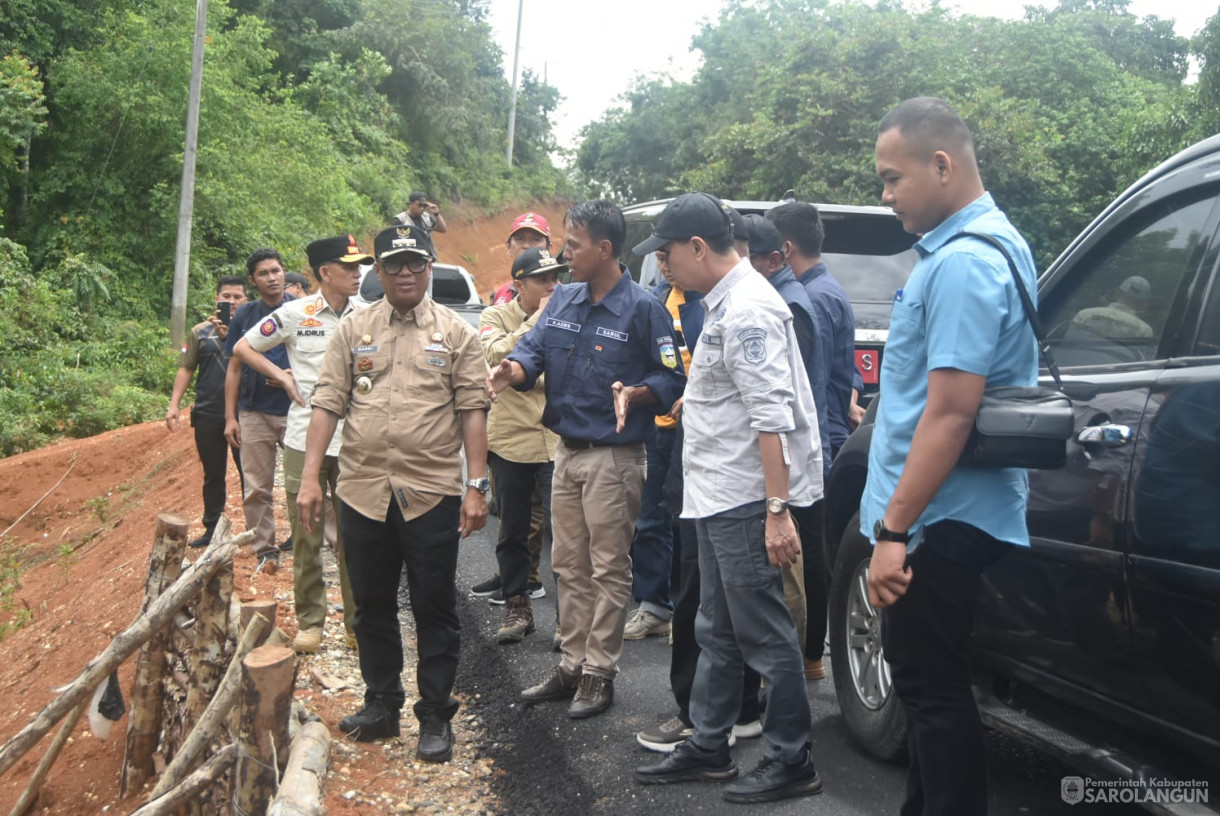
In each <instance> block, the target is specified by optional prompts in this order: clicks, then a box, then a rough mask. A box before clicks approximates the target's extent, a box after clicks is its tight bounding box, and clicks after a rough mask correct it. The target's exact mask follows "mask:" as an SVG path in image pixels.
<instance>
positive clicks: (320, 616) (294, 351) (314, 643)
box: [234, 235, 373, 654]
mask: <svg viewBox="0 0 1220 816" xmlns="http://www.w3.org/2000/svg"><path fill="white" fill-rule="evenodd" d="M305 252H306V253H307V254H308V256H309V265H310V266H311V267H313V270H314V275H316V276H317V278H318V280H319V281H320V282H321V292H319V293H318V294H317V295H311V296H309V297H304V298H300V299H298V300H294V301H291V302H289V303H286V304H284V305H283V306H281V307H280V308H278V309H276V310H275V311H274V312H272V313H271V314H270V315H269V316H268V317H267V319H266V320H264V321H263V322H262V323H260V324H259V325H257V326H255V327H253V328H251V329H250V330H249V331H248V332H246V336H245V337H243V338H242V339H241V340H239V341H238V343H237V347H236V350H235V352H234V353H235V354H236V356H237V357H238V358H239V359H240V360H241V361H242V362H243V363H245V364H246V365H248V366H250V367H251V368H253V369H254V370H255V371H258V372H259V373H261V374H263V375H264V376H265V377H267V378H268V379H269V380H271V381H272V382H274V383H278V384H279V386H280V387H281V388H283V389H284V393H286V394H287V395H288V396H289V398H290V399H291V400H292V405H291V406H290V407H289V409H288V426H287V428H286V430H285V431H284V493H285V496H286V498H287V501H288V522H289V524H290V525H291V526H292V578H293V597H294V606H295V608H296V613H297V625H298V631H297V636H296V639H295V640H294V641H293V644H292V646H293V648H294V649H295V650H296V651H298V652H302V653H304V654H313V653H315V652H317V651H318V649H319V648H321V645H322V634H323V627H324V624H325V623H326V582H325V581H324V580H323V579H322V538H323V536H322V528H321V526H320V525H319V527H318V528H317V529H316V530H313V531H311V530H306V529H305V528H304V527H302V525H301V523H300V520H299V519H298V518H297V513H296V499H297V493H298V492H299V491H300V488H301V471H302V467H303V466H304V464H305V433H306V430H307V429H308V427H309V420H310V417H311V412H310V410H309V407H308V402H307V400H308V399H309V395H310V394H311V393H313V389H314V386H315V384H316V383H317V381H318V371H319V370H320V369H321V366H322V358H323V356H324V355H325V354H326V349H327V347H328V346H329V345H330V340H331V337H333V336H334V333H335V329H336V328H337V327H338V325H339V320H340V319H341V318H342V317H343V316H344V315H346V314H349V313H350V312H351V311H352V310H353V309H354V308H355V304H354V303H353V301H352V300H351V298H352V296H354V295H355V294H356V290H357V289H358V288H359V286H360V264H362V263H369V262H371V261H372V260H373V257H372V256H371V255H368V254H367V253H365V252H362V251H361V249H360V247H359V245H357V243H356V239H355V237H354V236H352V235H337V236H335V237H333V238H322V239H320V240H318V241H314V242H313V243H312V244H310V245H309V246H308V247H306V249H305ZM279 346H283V347H284V348H285V349H286V350H287V351H288V362H289V363H290V364H291V365H292V370H291V372H288V371H285V370H284V369H282V368H279V367H278V366H276V365H275V364H274V363H272V362H271V361H270V360H268V359H267V357H266V356H265V353H266V352H268V351H270V350H271V349H273V348H277V347H279ZM339 441H340V439H339V437H337V436H336V437H335V439H334V441H333V442H332V443H331V446H330V448H329V449H328V450H327V451H326V457H325V458H324V460H323V463H322V467H321V470H320V471H319V473H318V478H319V479H320V480H321V481H322V482H324V483H326V484H327V485H329V487H330V492H331V495H332V496H333V495H334V491H335V485H336V483H337V482H338V478H339V459H338V455H339ZM333 506H334V512H335V514H336V515H337V514H338V510H339V508H338V501H337V500H335V501H334V505H333ZM335 557H336V560H337V561H338V562H339V586H340V589H341V591H342V593H343V624H344V628H345V629H346V632H347V640H346V642H347V645H348V646H349V647H354V646H355V645H356V639H355V634H354V633H353V630H352V620H353V618H354V616H355V602H354V601H353V600H352V591H351V585H350V584H349V582H348V576H347V564H346V563H345V561H344V558H343V536H342V534H339V535H337V536H336V538H335Z"/></svg>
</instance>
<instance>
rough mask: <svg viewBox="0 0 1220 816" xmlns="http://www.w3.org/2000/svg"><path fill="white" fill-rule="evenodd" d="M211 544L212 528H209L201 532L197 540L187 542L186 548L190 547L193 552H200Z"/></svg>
mask: <svg viewBox="0 0 1220 816" xmlns="http://www.w3.org/2000/svg"><path fill="white" fill-rule="evenodd" d="M211 543H212V528H211V527H209V528H207V529H206V530H204V531H203V535H201V536H199V538H196V539H193V540H192V541H188V542H187V545H186V546H188V547H190V548H191V549H193V550H201V549H203V548H204V547H206V546H208V545H209V544H211Z"/></svg>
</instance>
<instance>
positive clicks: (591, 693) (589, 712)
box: [568, 674, 614, 720]
mask: <svg viewBox="0 0 1220 816" xmlns="http://www.w3.org/2000/svg"><path fill="white" fill-rule="evenodd" d="M613 702H614V681H613V680H611V679H610V678H609V677H602V676H601V675H599V674H582V675H581V676H580V684H579V685H578V686H577V687H576V697H575V699H573V700H572V705H571V706H569V707H568V716H569V717H571V718H572V719H574V720H583V719H584V718H585V717H593V716H595V715H597V714H601V713H602V712H603V711H605V710H606V709H607V708H609V707H610V704H611V703H613Z"/></svg>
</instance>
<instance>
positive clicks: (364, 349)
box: [352, 346, 381, 354]
mask: <svg viewBox="0 0 1220 816" xmlns="http://www.w3.org/2000/svg"><path fill="white" fill-rule="evenodd" d="M380 349H381V346H356V347H355V348H354V349H352V354H376V353H377V352H378V351H379V350H380Z"/></svg>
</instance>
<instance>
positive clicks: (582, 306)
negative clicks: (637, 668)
mask: <svg viewBox="0 0 1220 816" xmlns="http://www.w3.org/2000/svg"><path fill="white" fill-rule="evenodd" d="M565 226H566V228H567V239H568V243H567V249H566V251H565V254H564V257H565V259H566V260H567V262H568V268H569V269H570V271H571V273H572V277H573V279H574V280H575V281H576V283H575V284H574V285H569V286H562V287H560V288H558V289H556V290H555V293H554V295H552V297H551V300H550V302H549V303H548V304H547V307H546V309H545V310H543V313H542V315H541V316H540V317H539V319H538V325H537V326H535V327H534V329H533V330H532V331H530V332H529V333H528V334H526V335H525V337H523V338H522V339H521V341H520V342H519V343H518V344H517V347H516V348H515V349H514V350H513V352H512V354H510V355H508V357H506V358H505V359H504V360H502V361H501V362H500V365H499V366H497V367H496V368H495V369H493V370H492V374H491V375H490V377H489V383H488V384H489V386H490V387H491V388H492V389H493V390H494V391H496V392H500V391H503V390H504V389H506V388H507V387H508V386H509V385H512V386H514V387H515V388H517V389H518V390H520V391H524V390H529V389H530V388H532V387H533V386H534V384H535V383H536V382H537V380H538V377H539V376H540V375H541V374H542V373H543V372H545V373H546V411H545V413H544V414H543V422H545V423H546V425H547V427H549V428H551V429H552V430H553V431H555V433H557V434H558V435H559V437H560V444H559V447H558V449H557V450H556V452H555V479H554V485H553V491H552V495H551V517H552V522H553V526H554V539H555V540H554V546H553V551H552V561H553V566H554V568H555V571H556V572H557V573H558V574H559V593H558V594H559V629H560V640H561V650H562V652H563V659H562V662H561V663H560V664H559V666H558V667H556V669H555V670H554V671H552V672H551V673H550V674H549V675H548V677H547V679H545V680H544V681H543V682H541V683H539V684H537V685H535V686H532V687H530V688H528V689H526V690H525V691H524V692H522V694H521V696H522V698H523V699H524V700H526V701H527V702H531V703H536V702H542V701H544V700H563V699H567V698H569V697H573V695H575V698H574V699H573V700H572V704H571V706H570V707H569V708H568V716H570V717H573V718H576V719H580V718H583V717H592V716H594V715H597V714H601V713H602V712H604V711H605V710H606V709H607V708H609V707H610V705H611V704H612V703H613V702H614V676H615V674H617V673H618V660H619V657H620V656H621V655H622V652H623V627H624V625H625V624H626V620H627V605H628V604H629V603H630V601H631V556H630V549H631V538H632V534H633V532H634V528H635V519H636V516H637V515H638V514H639V511H640V499H641V493H642V490H643V486H644V472H645V453H644V442H645V440H647V439H648V437H649V436H650V435H651V434H652V433H653V432H654V428H653V426H654V424H655V423H654V417H655V416H656V415H658V414H664V413H667V412H669V410H670V409H671V408H672V406H673V404H674V402H676V401H677V399H678V397H680V396H681V395H682V388H683V386H684V385H685V383H686V377H685V375H684V374H683V371H682V361H681V360H680V359H679V358H678V351H677V348H676V346H675V345H674V336H673V322H672V321H671V319H670V317H669V315H668V314H667V313H666V312H665V308H664V307H663V306H662V305H661V304H660V303H659V302H658V301H657V299H656V298H654V297H653V296H652V295H650V294H649V293H648V291H647V290H646V289H644V288H643V287H642V286H640V285H639V284H637V283H636V282H635V281H634V280H632V278H631V273H630V272H629V271H628V270H627V268H626V267H625V266H623V265H622V264H620V263H619V260H618V258H619V255H620V253H621V252H622V248H623V241H624V240H626V237H627V222H626V220H625V219H624V218H623V213H622V210H620V209H619V208H618V207H617V206H615V205H614V204H613V203H611V202H609V201H586V202H583V203H581V204H577V205H576V206H574V207H573V208H572V209H571V210H569V211H568V214H567V217H566V219H565ZM636 406H647V407H646V408H645V409H636V410H632V409H633V408H635V407H636Z"/></svg>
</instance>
